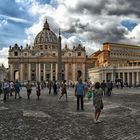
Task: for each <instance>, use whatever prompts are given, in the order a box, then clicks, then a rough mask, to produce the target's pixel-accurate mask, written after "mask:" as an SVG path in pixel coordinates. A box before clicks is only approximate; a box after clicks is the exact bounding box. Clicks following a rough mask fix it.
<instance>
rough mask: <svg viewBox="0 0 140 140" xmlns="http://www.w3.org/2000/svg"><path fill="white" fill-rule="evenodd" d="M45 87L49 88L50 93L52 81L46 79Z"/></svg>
mask: <svg viewBox="0 0 140 140" xmlns="http://www.w3.org/2000/svg"><path fill="white" fill-rule="evenodd" d="M47 87H48V89H49V94H51V89H52V82H51V81H50V80H49V81H48V84H47Z"/></svg>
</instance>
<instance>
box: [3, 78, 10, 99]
mask: <svg viewBox="0 0 140 140" xmlns="http://www.w3.org/2000/svg"><path fill="white" fill-rule="evenodd" d="M2 90H3V93H4V98H3V100H4V101H6V99H7V98H8V94H9V82H8V81H7V80H6V79H4V82H3V83H2Z"/></svg>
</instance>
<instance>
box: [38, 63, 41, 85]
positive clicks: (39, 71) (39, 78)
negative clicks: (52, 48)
mask: <svg viewBox="0 0 140 140" xmlns="http://www.w3.org/2000/svg"><path fill="white" fill-rule="evenodd" d="M38 80H39V82H40V81H41V67H40V63H39V64H38Z"/></svg>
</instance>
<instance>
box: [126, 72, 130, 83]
mask: <svg viewBox="0 0 140 140" xmlns="http://www.w3.org/2000/svg"><path fill="white" fill-rule="evenodd" d="M127 83H128V85H129V84H130V76H129V72H127Z"/></svg>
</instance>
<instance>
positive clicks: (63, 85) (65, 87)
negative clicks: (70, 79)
mask: <svg viewBox="0 0 140 140" xmlns="http://www.w3.org/2000/svg"><path fill="white" fill-rule="evenodd" d="M61 88H62V89H61V96H60V97H59V100H60V99H61V98H62V96H63V95H64V94H65V96H66V102H67V101H68V99H67V84H66V80H64V81H63V83H62V86H61Z"/></svg>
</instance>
